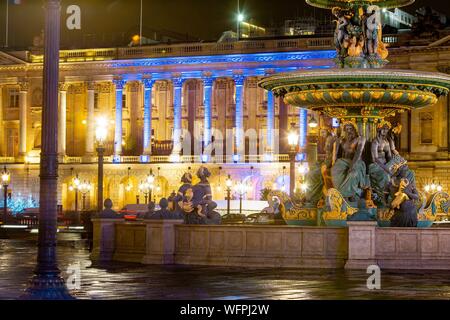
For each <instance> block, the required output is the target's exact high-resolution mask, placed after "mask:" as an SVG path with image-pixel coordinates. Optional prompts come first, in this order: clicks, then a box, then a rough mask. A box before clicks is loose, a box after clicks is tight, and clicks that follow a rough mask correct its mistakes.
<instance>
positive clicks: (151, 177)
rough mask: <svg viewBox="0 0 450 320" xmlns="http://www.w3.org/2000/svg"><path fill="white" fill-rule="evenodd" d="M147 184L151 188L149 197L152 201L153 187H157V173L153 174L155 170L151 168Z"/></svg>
mask: <svg viewBox="0 0 450 320" xmlns="http://www.w3.org/2000/svg"><path fill="white" fill-rule="evenodd" d="M147 185H148V190H149V195H150V196H149V198H150V201H152V195H153V189H154V188H155V175H154V174H153V170H152V169H150V174H149V175H148V176H147Z"/></svg>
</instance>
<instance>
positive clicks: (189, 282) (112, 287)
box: [0, 240, 450, 300]
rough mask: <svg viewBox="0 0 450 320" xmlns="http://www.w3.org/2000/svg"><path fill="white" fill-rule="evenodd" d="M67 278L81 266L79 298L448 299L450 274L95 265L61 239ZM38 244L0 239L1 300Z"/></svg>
mask: <svg viewBox="0 0 450 320" xmlns="http://www.w3.org/2000/svg"><path fill="white" fill-rule="evenodd" d="M58 257H59V265H60V269H61V270H62V275H63V277H65V278H67V277H68V276H69V274H68V273H67V272H66V271H67V268H68V267H69V266H70V265H74V264H79V265H80V267H81V290H78V291H73V294H74V295H75V296H76V297H78V298H80V299H170V300H173V299H189V300H190V299H227V300H234V299H282V300H287V299H297V300H300V299H449V298H450V272H436V271H434V272H430V271H420V272H409V273H403V272H382V274H381V289H380V290H369V289H367V287H366V281H367V277H368V276H369V275H367V274H366V273H365V272H363V271H356V272H355V271H351V272H349V271H344V270H318V269H315V270H292V269H248V268H224V267H197V266H144V265H139V264H129V263H108V264H105V265H92V263H91V261H90V260H89V252H88V251H87V250H86V249H85V248H84V246H83V245H82V243H81V242H79V241H76V240H74V241H65V242H64V243H63V242H61V243H60V246H59V247H58ZM35 259H36V246H35V243H34V242H33V241H27V240H0V299H15V298H17V297H19V296H20V295H21V294H22V293H23V290H24V289H25V287H26V284H27V281H28V279H29V278H30V277H31V275H32V272H33V267H34V265H35Z"/></svg>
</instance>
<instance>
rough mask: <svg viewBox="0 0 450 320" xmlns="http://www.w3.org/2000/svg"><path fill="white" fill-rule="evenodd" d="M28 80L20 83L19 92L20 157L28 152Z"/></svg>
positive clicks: (22, 157) (23, 156)
mask: <svg viewBox="0 0 450 320" xmlns="http://www.w3.org/2000/svg"><path fill="white" fill-rule="evenodd" d="M28 88H29V84H28V82H22V83H20V92H19V119H20V142H19V157H20V159H22V160H23V159H24V158H25V156H26V153H27V138H28V137H27V134H28V133H27V125H28V124H27V117H28V108H27V104H28V102H27V100H28V99H27V97H28Z"/></svg>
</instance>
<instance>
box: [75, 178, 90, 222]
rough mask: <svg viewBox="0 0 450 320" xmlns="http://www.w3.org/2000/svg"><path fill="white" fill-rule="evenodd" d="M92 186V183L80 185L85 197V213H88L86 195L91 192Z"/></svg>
mask: <svg viewBox="0 0 450 320" xmlns="http://www.w3.org/2000/svg"><path fill="white" fill-rule="evenodd" d="M91 189H92V186H91V183H90V182H86V181H85V182H83V183H82V184H81V185H80V192H81V195H82V196H83V211H86V195H87V194H88V193H89V192H90V191H91ZM78 219H80V215H79V214H78ZM78 221H79V220H78Z"/></svg>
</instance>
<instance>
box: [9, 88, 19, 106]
mask: <svg viewBox="0 0 450 320" xmlns="http://www.w3.org/2000/svg"><path fill="white" fill-rule="evenodd" d="M8 108H19V90H18V89H15V88H14V89H9V90H8Z"/></svg>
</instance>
